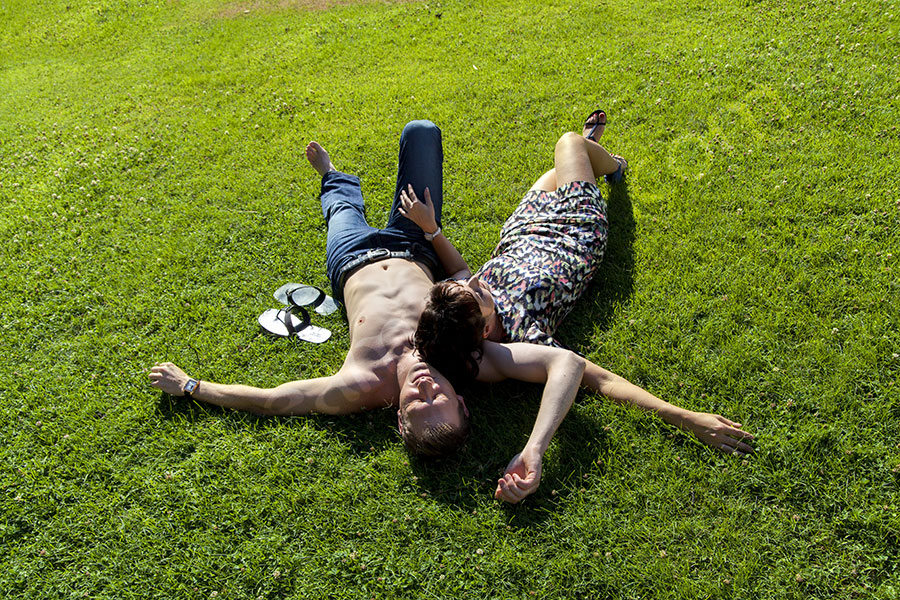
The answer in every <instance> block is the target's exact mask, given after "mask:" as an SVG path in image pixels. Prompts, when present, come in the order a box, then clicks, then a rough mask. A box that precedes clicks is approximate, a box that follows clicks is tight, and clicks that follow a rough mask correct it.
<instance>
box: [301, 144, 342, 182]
mask: <svg viewBox="0 0 900 600" xmlns="http://www.w3.org/2000/svg"><path fill="white" fill-rule="evenodd" d="M306 160H308V161H309V164H310V165H312V168H313V169H315V170H316V171H318V173H319V175H324V174H325V173H328V172H329V171H337V169H335V168H334V163H332V162H331V157H329V156H328V152H326V151H325V148H323V147H322V146H321V144H319V142H310V143H309V144H307V145H306Z"/></svg>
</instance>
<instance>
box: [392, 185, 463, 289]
mask: <svg viewBox="0 0 900 600" xmlns="http://www.w3.org/2000/svg"><path fill="white" fill-rule="evenodd" d="M398 210H399V211H400V214H401V215H403V216H404V217H406V218H407V219H409V220H410V221H412V222H413V223H415V224H416V225H418V226H419V227H420V228H421V229H422V231H424V232H425V233H427V234H429V235H431V234H433V233H435V232H437V235H435V236H434V237H433V238H432V240H431V244H432V246H433V247H434V251H435V252H436V253H437V255H438V258H439V259H441V266H442V267H444V271H446V272H447V273H448V274H450V277H451V278H452V279H468V278H469V277H471V276H472V270H471V269H469V265H468V264H466V261H465V260H464V259H463V257H462V255H461V254H460V253H459V251H458V250H457V249H456V248H455V247H454V246H453V244H451V243H450V240H448V239H447V236H445V235H444V234H443V232H441V231H439V230H438V226H437V221H436V220H435V218H434V204H433V203H432V202H431V192H430V191H429V190H428V188H425V202H422V201H420V200H419V199H418V198H417V197H416V193H415V191H413V188H412V186H411V185H410V186H409V188H408V189H407V190H402V191H401V192H400V206H399V209H398Z"/></svg>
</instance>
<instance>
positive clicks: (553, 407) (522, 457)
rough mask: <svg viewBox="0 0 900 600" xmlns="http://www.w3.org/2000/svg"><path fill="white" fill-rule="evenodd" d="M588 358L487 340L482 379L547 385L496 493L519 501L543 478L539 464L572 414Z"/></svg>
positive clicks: (482, 362)
mask: <svg viewBox="0 0 900 600" xmlns="http://www.w3.org/2000/svg"><path fill="white" fill-rule="evenodd" d="M584 368H585V360H584V359H583V358H581V357H580V356H578V355H577V354H575V353H574V352H571V351H569V350H563V349H562V348H554V347H550V346H540V345H538V344H526V343H515V344H495V343H493V342H485V346H484V354H483V356H482V359H481V367H480V369H479V376H478V379H479V380H482V381H499V380H502V379H519V380H521V381H529V382H532V383H544V393H543V395H542V396H541V407H540V408H539V409H538V415H537V418H536V419H535V422H534V427H533V428H532V430H531V435H529V436H528V441H527V442H526V443H525V447H524V448H523V449H522V451H521V452H520V453H519V454H517V455H515V456H514V457H513V459H512V460H511V461H510V462H509V464H508V465H507V466H506V472H505V473H504V475H503V477H502V478H501V479H500V480H499V481H498V482H497V489H496V491H495V492H494V497H495V498H498V499H501V500H505V501H507V502H512V503H516V502H519V501H520V500H522V499H523V498H525V496H528V495H529V494H531V493H533V492H534V491H535V490H536V489H537V488H538V485H539V484H540V481H541V464H542V462H543V457H544V453H545V452H546V451H547V447H548V446H549V445H550V440H551V439H553V436H554V434H556V430H557V429H558V428H559V425H560V423H562V421H563V419H564V418H565V417H566V414H568V412H569V408H570V407H571V406H572V402H573V401H574V400H575V395H576V394H577V393H578V387H579V385H580V383H581V379H582V373H583V372H584Z"/></svg>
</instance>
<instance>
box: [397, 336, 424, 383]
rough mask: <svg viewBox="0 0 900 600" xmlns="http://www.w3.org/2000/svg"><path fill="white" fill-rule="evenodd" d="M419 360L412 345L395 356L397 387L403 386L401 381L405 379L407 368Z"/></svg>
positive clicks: (410, 367)
mask: <svg viewBox="0 0 900 600" xmlns="http://www.w3.org/2000/svg"><path fill="white" fill-rule="evenodd" d="M421 360H422V359H421V358H419V355H418V354H416V351H415V349H414V348H413V347H412V346H409V347H407V348H404V349H403V353H402V354H401V355H400V356H399V357H398V358H397V385H398V386H399V387H401V388H402V387H403V382H404V381H406V376H407V375H408V374H409V370H410V369H412V368H413V365H415V364H416V363H418V362H419V361H421Z"/></svg>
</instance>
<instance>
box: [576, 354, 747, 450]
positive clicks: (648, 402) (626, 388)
mask: <svg viewBox="0 0 900 600" xmlns="http://www.w3.org/2000/svg"><path fill="white" fill-rule="evenodd" d="M582 384H583V385H585V386H587V387H589V388H590V389H592V390H594V391H595V392H599V393H601V394H603V395H604V396H606V397H607V398H609V399H610V400H613V401H614V402H618V403H619V404H631V405H632V406H636V407H638V408H640V409H642V410H646V411H648V412H652V413H656V414H657V415H659V417H660V418H661V419H662V420H663V421H665V422H666V423H668V424H670V425H674V426H675V427H678V428H679V429H683V430H685V431H689V432H691V433H693V434H694V435H695V436H697V439H699V440H700V441H701V442H703V443H704V444H707V445H709V446H712V447H713V448H717V449H719V450H722V451H724V452H728V453H736V454H749V453H751V452H753V448H752V447H751V446H749V445H747V444H746V443H745V442H744V440H752V439H753V434H751V433H748V432H746V431H744V430H742V429H741V424H740V423H735V422H734V421H731V420H729V419H726V418H725V417H723V416H721V415H715V414H711V413H704V412H694V411H690V410H686V409H684V408H679V407H678V406H675V405H674V404H670V403H668V402H666V401H665V400H661V399H659V398H657V397H656V396H654V395H653V394H651V393H650V392H648V391H647V390H645V389H643V388H641V387H638V386H636V385H635V384H633V383H631V382H630V381H628V380H627V379H625V378H624V377H620V376H619V375H616V374H615V373H612V372H610V371H607V370H606V369H603V368H601V367H599V366H597V365H595V364H594V363H592V362H590V361H586V365H585V370H584V378H583V379H582Z"/></svg>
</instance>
